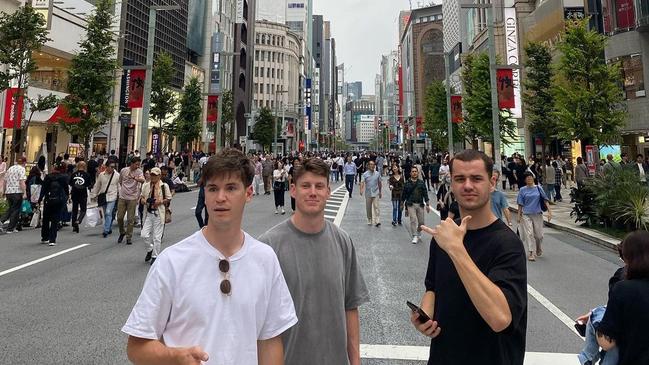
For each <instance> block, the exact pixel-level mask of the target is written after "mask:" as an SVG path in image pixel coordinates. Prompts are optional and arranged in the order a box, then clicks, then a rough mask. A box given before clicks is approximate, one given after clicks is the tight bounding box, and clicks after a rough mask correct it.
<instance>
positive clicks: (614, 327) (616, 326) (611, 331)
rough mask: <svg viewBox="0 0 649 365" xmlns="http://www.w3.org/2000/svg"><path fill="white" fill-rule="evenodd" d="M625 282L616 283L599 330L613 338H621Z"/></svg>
mask: <svg viewBox="0 0 649 365" xmlns="http://www.w3.org/2000/svg"><path fill="white" fill-rule="evenodd" d="M621 284H623V282H620V283H618V284H615V286H614V287H613V290H611V293H610V295H609V298H608V303H607V304H606V312H604V318H602V321H601V322H600V323H599V327H597V330H598V331H599V332H601V333H603V334H604V335H606V336H609V337H611V338H613V339H618V338H620V324H621V323H622V311H623V309H622V302H623V301H624V293H623V290H624V288H623V285H621Z"/></svg>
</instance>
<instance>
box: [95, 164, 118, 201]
mask: <svg viewBox="0 0 649 365" xmlns="http://www.w3.org/2000/svg"><path fill="white" fill-rule="evenodd" d="M113 176H115V171H113V173H112V174H111V175H110V179H108V185H107V186H106V190H104V192H103V193H101V194H99V195H97V206H98V207H104V206H106V205H107V204H108V201H106V194H107V193H108V189H109V188H110V183H111V182H113Z"/></svg>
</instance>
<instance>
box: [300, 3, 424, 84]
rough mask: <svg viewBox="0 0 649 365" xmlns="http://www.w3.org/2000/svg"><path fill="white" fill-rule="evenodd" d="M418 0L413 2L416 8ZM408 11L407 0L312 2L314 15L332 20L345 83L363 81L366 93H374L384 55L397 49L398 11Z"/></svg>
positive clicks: (332, 30)
mask: <svg viewBox="0 0 649 365" xmlns="http://www.w3.org/2000/svg"><path fill="white" fill-rule="evenodd" d="M418 1H419V2H423V1H422V0H412V6H413V8H416V7H417V2H418ZM427 2H430V1H429V0H428V1H427ZM409 8H410V4H409V1H408V0H313V14H317V15H322V16H323V17H324V19H325V20H329V21H331V32H332V33H333V34H332V36H333V37H334V38H335V39H336V57H337V61H338V64H341V63H343V62H344V63H345V81H346V82H352V81H359V80H360V81H363V94H366V95H373V94H374V77H375V75H376V74H377V73H378V72H379V67H380V64H381V55H382V54H387V53H389V52H390V51H391V50H396V49H397V42H398V40H397V33H398V27H399V26H398V24H399V23H398V19H399V11H401V10H407V9H409Z"/></svg>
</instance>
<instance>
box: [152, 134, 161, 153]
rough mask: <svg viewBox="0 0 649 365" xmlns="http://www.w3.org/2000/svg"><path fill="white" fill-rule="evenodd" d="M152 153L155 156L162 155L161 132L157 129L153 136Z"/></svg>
mask: <svg viewBox="0 0 649 365" xmlns="http://www.w3.org/2000/svg"><path fill="white" fill-rule="evenodd" d="M151 153H152V154H153V155H155V156H158V154H159V153H160V131H159V130H158V129H157V128H154V129H153V134H151Z"/></svg>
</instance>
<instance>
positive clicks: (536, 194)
mask: <svg viewBox="0 0 649 365" xmlns="http://www.w3.org/2000/svg"><path fill="white" fill-rule="evenodd" d="M525 183H526V185H525V186H523V187H522V188H520V190H519V191H518V197H517V198H516V202H517V204H518V222H519V223H520V227H521V230H520V234H521V238H522V240H523V242H525V244H526V245H527V251H528V253H529V255H528V260H529V261H536V257H539V256H541V255H543V247H542V244H543V212H544V211H545V210H547V212H548V222H549V221H550V220H552V211H551V210H550V205H549V204H547V203H548V202H549V199H548V196H547V195H545V192H544V191H543V190H542V189H541V188H540V186H538V185H535V184H534V175H532V174H531V173H529V172H528V173H526V174H525Z"/></svg>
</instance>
